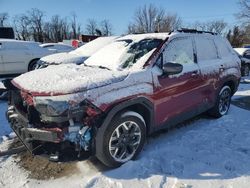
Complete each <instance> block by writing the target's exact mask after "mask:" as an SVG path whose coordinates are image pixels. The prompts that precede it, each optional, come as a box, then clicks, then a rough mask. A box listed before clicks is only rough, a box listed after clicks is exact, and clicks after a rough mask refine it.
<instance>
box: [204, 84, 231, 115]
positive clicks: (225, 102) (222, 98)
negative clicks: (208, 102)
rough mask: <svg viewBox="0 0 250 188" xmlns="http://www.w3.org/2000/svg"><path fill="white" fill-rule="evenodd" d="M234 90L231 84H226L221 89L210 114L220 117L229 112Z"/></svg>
mask: <svg viewBox="0 0 250 188" xmlns="http://www.w3.org/2000/svg"><path fill="white" fill-rule="evenodd" d="M231 96H232V90H231V88H230V87H229V86H224V87H222V89H221V90H220V93H219V95H218V96H217V100H216V104H215V106H214V107H213V108H212V109H211V110H210V111H209V114H211V115H212V116H214V117H216V118H219V117H221V116H224V115H225V114H227V112H228V110H229V107H230V103H231Z"/></svg>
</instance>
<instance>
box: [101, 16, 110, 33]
mask: <svg viewBox="0 0 250 188" xmlns="http://www.w3.org/2000/svg"><path fill="white" fill-rule="evenodd" d="M112 28H113V27H112V25H111V23H110V22H109V20H106V19H105V20H103V21H101V31H102V35H104V36H109V35H112Z"/></svg>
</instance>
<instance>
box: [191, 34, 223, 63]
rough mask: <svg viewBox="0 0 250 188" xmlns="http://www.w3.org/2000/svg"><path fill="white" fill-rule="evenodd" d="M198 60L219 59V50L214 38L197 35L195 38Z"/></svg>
mask: <svg viewBox="0 0 250 188" xmlns="http://www.w3.org/2000/svg"><path fill="white" fill-rule="evenodd" d="M195 44H196V49H197V59H198V61H206V60H213V59H217V58H218V55H217V50H216V47H215V44H214V41H213V40H212V39H208V38H203V37H197V38H195Z"/></svg>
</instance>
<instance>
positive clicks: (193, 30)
mask: <svg viewBox="0 0 250 188" xmlns="http://www.w3.org/2000/svg"><path fill="white" fill-rule="evenodd" d="M177 31H178V32H182V33H209V34H211V35H217V33H214V32H210V31H199V30H196V29H188V28H181V29H178V30H177Z"/></svg>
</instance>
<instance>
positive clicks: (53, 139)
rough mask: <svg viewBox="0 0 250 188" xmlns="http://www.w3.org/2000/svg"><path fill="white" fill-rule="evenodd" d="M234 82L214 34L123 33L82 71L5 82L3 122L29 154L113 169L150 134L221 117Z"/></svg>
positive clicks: (227, 55) (227, 49) (235, 65)
mask: <svg viewBox="0 0 250 188" xmlns="http://www.w3.org/2000/svg"><path fill="white" fill-rule="evenodd" d="M239 80H240V59H239V58H238V56H237V55H236V54H235V52H234V51H233V49H232V47H231V45H230V44H229V43H228V42H227V41H226V40H225V39H224V38H222V37H220V36H219V35H216V34H214V33H208V32H202V31H196V30H179V31H175V32H172V33H151V34H138V35H127V36H124V37H121V38H118V39H116V41H114V42H113V43H111V44H109V45H107V46H105V47H104V48H102V49H101V50H99V51H98V52H96V53H95V54H94V55H93V56H91V57H90V58H89V59H88V60H87V61H85V63H84V64H82V65H74V64H67V65H59V66H49V67H48V68H45V69H41V70H35V71H32V72H29V73H26V74H23V75H21V76H19V77H17V78H15V79H13V80H12V81H11V83H6V86H7V87H8V88H9V89H10V90H11V92H10V93H11V95H10V102H9V108H8V111H7V117H8V120H9V122H10V125H11V127H12V129H13V130H14V131H15V133H16V134H17V136H18V137H19V138H20V140H21V141H22V143H23V144H24V145H25V146H26V147H27V149H28V150H29V151H30V152H31V153H33V154H47V155H48V156H49V157H50V159H51V160H58V159H60V157H62V155H63V151H65V150H66V149H67V148H74V152H76V155H78V154H81V153H84V152H86V151H88V152H89V153H91V154H92V155H95V156H96V157H97V158H98V159H99V160H100V161H102V162H103V163H104V164H105V165H107V166H110V167H117V166H120V165H121V164H123V163H125V162H127V161H129V160H131V159H134V158H135V157H136V156H137V155H138V154H139V153H140V151H141V150H142V148H143V145H144V142H145V139H146V137H147V136H148V135H150V134H151V133H153V132H155V131H157V130H160V129H163V128H169V127H171V126H174V125H176V124H178V123H180V122H182V121H184V120H187V119H189V118H192V117H194V116H196V115H198V114H200V113H203V112H208V113H209V114H211V115H213V116H215V117H221V116H223V115H225V114H226V113H227V112H228V109H229V106H230V100H231V97H232V95H233V94H234V93H235V92H236V90H237V88H238V85H239Z"/></svg>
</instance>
